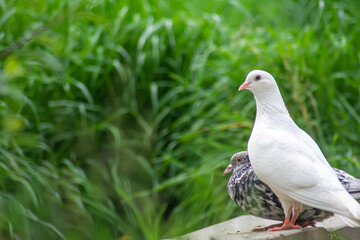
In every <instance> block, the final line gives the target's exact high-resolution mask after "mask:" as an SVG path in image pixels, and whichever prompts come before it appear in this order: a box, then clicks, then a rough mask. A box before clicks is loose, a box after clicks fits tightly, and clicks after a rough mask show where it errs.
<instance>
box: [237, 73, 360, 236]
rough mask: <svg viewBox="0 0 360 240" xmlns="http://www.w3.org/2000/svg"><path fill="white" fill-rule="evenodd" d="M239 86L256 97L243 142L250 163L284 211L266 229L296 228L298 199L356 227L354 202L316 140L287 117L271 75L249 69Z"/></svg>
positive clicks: (358, 210)
mask: <svg viewBox="0 0 360 240" xmlns="http://www.w3.org/2000/svg"><path fill="white" fill-rule="evenodd" d="M242 89H248V90H250V91H251V92H252V93H253V94H254V97H255V101H256V118H255V123H254V126H253V129H252V132H251V136H250V139H249V142H248V154H249V158H250V162H251V165H252V167H253V169H254V171H255V173H256V175H257V176H258V177H259V178H260V179H261V180H262V181H263V182H265V183H266V184H268V185H269V187H270V188H271V189H272V190H273V191H274V193H275V194H276V195H277V196H278V197H279V199H280V202H281V204H282V206H283V209H284V213H285V220H284V224H283V226H282V227H275V228H272V229H270V231H277V230H283V229H289V228H300V227H299V226H297V225H295V221H296V218H297V216H298V215H299V213H300V211H301V207H302V204H304V205H308V206H311V207H315V208H320V209H323V210H327V211H330V212H334V213H335V214H338V215H339V216H340V217H341V218H342V219H343V220H344V221H345V222H346V223H347V224H348V225H350V226H352V227H359V226H360V204H359V203H358V202H357V201H356V200H354V198H352V197H351V196H350V194H349V193H348V192H347V191H346V190H345V189H344V187H343V186H342V185H341V183H340V182H339V180H338V179H337V177H336V175H335V173H334V171H333V169H332V168H331V166H330V165H329V163H328V162H327V160H326V158H325V157H324V155H323V153H322V152H321V150H320V148H319V147H318V145H317V144H316V142H315V141H314V140H313V139H312V138H311V137H310V136H309V135H308V134H307V133H306V132H304V131H303V130H302V129H301V128H299V127H298V126H297V125H296V124H295V122H294V121H293V120H292V119H291V117H290V115H289V112H288V111H287V109H286V107H285V103H284V101H283V99H282V97H281V94H280V91H279V88H278V86H277V84H276V81H275V79H274V78H273V77H272V76H271V75H270V74H269V73H267V72H265V71H261V70H253V71H251V72H250V73H249V74H248V75H247V77H246V80H245V82H244V83H243V84H242V85H241V86H240V87H239V91H240V90H242ZM291 216H292V218H291ZM290 218H291V220H290Z"/></svg>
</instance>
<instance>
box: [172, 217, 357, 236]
mask: <svg viewBox="0 0 360 240" xmlns="http://www.w3.org/2000/svg"><path fill="white" fill-rule="evenodd" d="M277 223H280V222H279V221H273V220H267V219H262V218H258V217H254V216H250V215H246V216H240V217H237V218H234V219H231V220H228V221H225V222H222V223H219V224H215V225H212V226H209V227H206V228H203V229H200V230H198V231H195V232H192V233H189V234H186V235H184V236H181V237H178V238H176V239H178V240H217V239H221V240H233V239H234V240H235V239H237V240H242V239H251V240H260V239H274V240H280V239H281V240H283V239H284V240H285V239H286V240H296V239H299V240H302V239H317V240H322V239H324V240H325V239H341V240H342V239H344V240H345V239H360V228H351V227H347V226H346V224H345V223H344V222H343V221H342V220H341V219H340V218H339V217H336V216H334V217H331V218H328V219H326V220H325V221H323V222H321V223H317V224H316V226H317V227H315V228H313V227H307V228H303V229H297V230H286V231H279V232H252V229H254V228H259V227H265V226H268V225H271V224H277ZM332 236H333V237H332ZM335 236H336V237H335Z"/></svg>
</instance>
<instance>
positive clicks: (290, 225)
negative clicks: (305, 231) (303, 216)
mask: <svg viewBox="0 0 360 240" xmlns="http://www.w3.org/2000/svg"><path fill="white" fill-rule="evenodd" d="M293 208H294V207H293V206H291V207H290V208H289V209H288V212H287V214H286V216H285V220H284V223H283V225H282V226H281V227H273V228H270V229H268V231H271V232H273V231H281V230H286V229H293V228H294V229H298V228H301V227H300V226H298V225H295V224H294V223H295V221H296V218H297V217H298V216H299V213H300V210H301V208H300V209H295V211H294V216H293V217H292V219H291V221H290V217H291V212H292V210H293Z"/></svg>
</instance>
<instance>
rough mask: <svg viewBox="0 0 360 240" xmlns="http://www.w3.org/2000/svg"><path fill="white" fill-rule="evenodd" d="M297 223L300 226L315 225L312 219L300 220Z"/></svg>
mask: <svg viewBox="0 0 360 240" xmlns="http://www.w3.org/2000/svg"><path fill="white" fill-rule="evenodd" d="M298 225H299V226H300V227H302V228H304V227H315V222H314V221H301V222H299V223H298Z"/></svg>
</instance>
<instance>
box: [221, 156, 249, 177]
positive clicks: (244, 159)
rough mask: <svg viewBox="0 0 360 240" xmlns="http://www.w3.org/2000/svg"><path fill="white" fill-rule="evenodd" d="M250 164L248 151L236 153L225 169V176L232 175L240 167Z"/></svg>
mask: <svg viewBox="0 0 360 240" xmlns="http://www.w3.org/2000/svg"><path fill="white" fill-rule="evenodd" d="M248 163H249V156H248V154H247V152H246V151H243V152H238V153H235V154H234V155H233V156H232V157H231V159H230V164H229V165H228V166H227V168H226V169H225V171H224V175H225V174H228V173H232V172H233V171H234V170H235V169H236V168H238V167H239V166H241V165H243V164H248Z"/></svg>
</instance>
